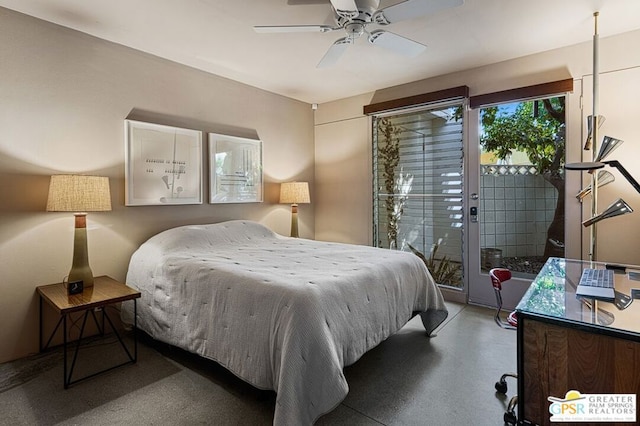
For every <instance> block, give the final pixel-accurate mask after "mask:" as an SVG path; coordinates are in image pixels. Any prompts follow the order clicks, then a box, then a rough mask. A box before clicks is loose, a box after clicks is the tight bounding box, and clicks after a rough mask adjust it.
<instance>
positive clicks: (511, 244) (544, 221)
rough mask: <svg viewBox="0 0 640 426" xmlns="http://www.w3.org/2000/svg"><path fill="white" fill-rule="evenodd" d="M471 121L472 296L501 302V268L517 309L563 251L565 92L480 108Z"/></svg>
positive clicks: (508, 300)
mask: <svg viewBox="0 0 640 426" xmlns="http://www.w3.org/2000/svg"><path fill="white" fill-rule="evenodd" d="M469 123H470V124H469V128H470V135H469V141H470V142H469V147H468V148H469V149H468V153H469V163H468V172H469V173H468V176H469V180H468V182H467V184H468V187H469V192H470V197H469V199H468V202H469V209H470V211H469V212H470V213H476V215H472V214H470V215H469V218H470V226H469V228H470V229H469V236H470V239H469V248H470V253H472V255H471V256H470V258H469V262H470V264H469V277H470V278H469V282H470V284H469V301H470V302H472V303H477V304H483V305H494V304H495V296H494V292H493V288H492V286H491V284H490V279H489V277H488V272H489V270H490V269H491V268H496V267H502V268H507V269H509V270H511V271H512V274H513V276H514V277H515V279H513V280H512V283H510V285H509V286H505V288H503V292H502V293H503V298H504V301H505V306H506V307H507V308H509V309H511V308H513V307H515V305H516V304H517V302H518V300H520V298H521V297H522V295H523V294H524V291H526V289H527V288H528V285H529V283H530V281H531V280H532V279H533V278H534V277H535V276H536V275H537V273H538V272H539V270H540V269H541V268H542V266H543V265H544V262H545V261H546V259H547V258H548V257H550V256H555V257H564V253H565V241H564V240H565V230H564V224H565V221H564V210H565V207H564V205H565V174H564V167H563V166H564V162H565V127H566V126H565V99H564V97H554V98H546V99H536V100H531V101H522V102H514V103H508V104H500V105H497V106H490V107H486V108H481V109H476V110H472V111H471V112H470V116H469ZM474 141H475V142H474ZM471 209H475V210H473V211H471Z"/></svg>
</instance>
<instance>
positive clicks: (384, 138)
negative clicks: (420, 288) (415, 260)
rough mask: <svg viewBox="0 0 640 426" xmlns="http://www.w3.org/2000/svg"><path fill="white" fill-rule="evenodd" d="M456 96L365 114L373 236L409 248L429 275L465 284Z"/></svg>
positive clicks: (385, 243)
mask: <svg viewBox="0 0 640 426" xmlns="http://www.w3.org/2000/svg"><path fill="white" fill-rule="evenodd" d="M462 111H463V107H462V102H461V101H459V102H457V103H454V104H452V103H447V104H438V105H432V106H429V107H422V108H421V109H419V110H414V111H408V112H402V113H394V114H391V115H384V116H376V117H374V119H373V126H374V127H373V153H374V156H373V157H374V158H373V162H374V164H373V171H374V197H373V199H374V241H375V242H376V244H377V245H378V246H379V247H387V248H392V249H398V250H405V251H412V252H414V253H415V254H416V255H418V256H420V257H421V258H422V259H423V260H424V261H425V263H426V265H427V267H428V268H429V270H430V272H431V274H432V275H433V277H434V279H435V281H436V282H437V283H438V284H440V285H441V286H445V287H448V288H451V289H455V290H456V291H457V292H458V293H461V291H460V290H463V289H464V287H465V285H464V282H465V278H464V268H463V259H464V256H463V252H464V243H463V238H464V207H463V197H464V194H463V183H464V182H463V143H464V137H463V116H462V114H461V112H462Z"/></svg>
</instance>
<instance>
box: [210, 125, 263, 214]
mask: <svg viewBox="0 0 640 426" xmlns="http://www.w3.org/2000/svg"><path fill="white" fill-rule="evenodd" d="M209 191H210V194H209V203H211V204H216V203H259V202H262V192H263V186H262V141H260V140H257V139H247V138H241V137H237V136H227V135H221V134H218V133H209Z"/></svg>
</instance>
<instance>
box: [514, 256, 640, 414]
mask: <svg viewBox="0 0 640 426" xmlns="http://www.w3.org/2000/svg"><path fill="white" fill-rule="evenodd" d="M604 267H605V264H603V263H598V262H583V261H579V260H569V259H559V258H549V260H548V261H547V263H546V264H545V265H544V267H543V269H542V270H541V271H540V273H539V274H538V276H537V277H536V279H535V280H534V281H533V282H532V283H531V286H530V287H529V289H528V290H527V292H526V293H525V295H524V296H523V298H522V300H521V301H520V303H519V304H518V306H517V308H516V310H517V315H518V331H517V333H518V421H519V423H520V424H539V425H549V424H551V422H550V417H551V414H550V412H549V408H550V405H551V402H550V401H549V400H548V398H549V397H555V398H559V399H563V398H565V395H566V393H567V392H568V391H570V390H577V391H579V392H580V393H581V394H635V395H638V396H640V300H634V301H633V302H632V303H631V305H629V306H628V307H626V308H624V309H623V310H621V309H618V308H617V307H616V306H615V305H614V304H613V303H605V302H602V301H594V300H592V299H587V300H585V299H581V298H577V297H576V294H575V291H576V286H577V283H578V282H579V280H580V276H581V274H582V270H583V268H604ZM615 286H616V291H618V292H620V293H623V294H626V295H630V294H631V288H640V281H634V280H631V279H629V277H628V274H626V273H616V274H615ZM635 411H636V413H637V406H636V407H635ZM637 418H638V419H640V416H638V417H637ZM554 424H556V423H554ZM564 424H567V423H564ZM582 424H584V423H582ZM607 424H612V423H607ZM616 424H618V423H616ZM619 424H621V425H628V424H630V423H619Z"/></svg>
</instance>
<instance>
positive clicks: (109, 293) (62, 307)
mask: <svg viewBox="0 0 640 426" xmlns="http://www.w3.org/2000/svg"><path fill="white" fill-rule="evenodd" d="M36 291H37V292H38V294H39V295H40V308H39V309H40V310H39V314H40V319H39V322H40V332H39V342H38V343H39V347H40V352H42V351H44V350H46V349H47V348H48V347H49V345H50V344H51V340H52V339H53V337H54V336H55V334H56V332H57V331H58V329H59V328H60V324H62V332H63V351H64V371H63V374H64V382H63V383H64V388H65V389H67V388H68V387H69V386H71V385H72V384H74V383H77V382H79V381H81V380H85V379H88V378H90V377H93V376H95V375H97V374H101V373H104V372H107V371H110V370H112V369H114V368H116V367H120V366H123V365H126V364H132V363H135V362H136V361H137V358H138V342H137V339H136V328H137V327H136V326H137V324H135V323H134V327H133V355H132V354H131V352H130V351H129V349H128V348H127V346H126V345H125V343H124V341H123V340H122V338H121V337H120V334H119V333H118V330H116V327H115V326H114V324H113V322H112V321H111V319H110V318H109V315H107V312H106V309H105V308H106V306H107V305H111V304H113V303H118V302H124V301H126V300H133V303H134V321H136V317H137V315H136V308H137V305H136V299H137V298H139V297H140V292H139V291H136V290H134V289H132V288H130V287H127V286H126V285H124V284H122V283H120V282H118V281H116V280H114V279H113V278H110V277H107V276H101V277H95V279H94V285H93V287H89V288H86V289H85V290H84V291H83V292H82V293H79V294H74V295H68V294H67V289H66V287H65V285H64V284H63V283H58V284H49V285H42V286H39V287H36ZM44 302H46V303H47V304H48V305H50V306H52V307H53V308H54V309H55V310H56V311H57V312H58V314H60V319H59V320H58V323H57V324H56V326H55V328H54V330H53V332H52V333H51V336H50V337H49V340H48V341H47V343H46V344H44V345H43V344H42V334H43V329H42V328H43V321H42V308H43V304H44ZM96 310H101V311H102V324H100V323H99V321H98V319H97V318H96V314H95V312H96ZM73 312H84V317H83V320H82V327H81V328H80V336H79V337H78V341H77V344H76V349H75V352H74V355H73V360H72V362H71V366H70V367H68V361H67V345H68V342H67V340H68V338H67V333H68V330H67V323H68V321H67V317H68V316H69V315H70V314H71V313H73ZM89 315H91V317H92V318H93V320H94V322H95V324H96V326H97V327H98V331H99V332H100V334H104V332H105V328H104V325H105V319H106V320H107V322H108V323H109V325H110V326H111V329H112V330H113V332H114V334H115V335H116V337H117V338H118V341H119V342H120V345H121V346H122V348H123V349H124V351H125V352H126V354H127V357H128V361H126V362H124V363H122V364H119V365H115V366H113V367H110V368H107V369H105V370H102V371H98V372H96V373H93V374H90V375H88V376H85V377H82V378H79V379H76V380H72V376H73V368H74V366H75V362H76V359H77V358H78V351H79V350H80V342H81V340H82V337H83V334H84V329H85V325H86V323H87V319H88V317H89ZM67 371H68V372H67Z"/></svg>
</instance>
